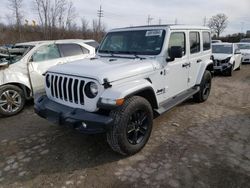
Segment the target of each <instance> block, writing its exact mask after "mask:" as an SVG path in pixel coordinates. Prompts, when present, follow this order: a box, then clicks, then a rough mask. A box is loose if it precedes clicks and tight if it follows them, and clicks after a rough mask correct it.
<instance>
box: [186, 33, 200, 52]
mask: <svg viewBox="0 0 250 188" xmlns="http://www.w3.org/2000/svg"><path fill="white" fill-rule="evenodd" d="M189 41H190V53H191V54H194V53H198V52H200V51H201V44H200V34H199V32H190V33H189Z"/></svg>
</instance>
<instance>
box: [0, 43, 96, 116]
mask: <svg viewBox="0 0 250 188" xmlns="http://www.w3.org/2000/svg"><path fill="white" fill-rule="evenodd" d="M91 45H92V46H91ZM93 45H94V46H96V42H95V41H94V40H80V39H79V40H78V39H77V40H74V39H72V40H57V41H37V42H27V43H20V44H16V45H14V46H13V47H11V48H4V47H1V48H0V115H4V116H11V115H14V114H17V113H18V112H20V111H21V110H22V109H23V107H24V104H25V100H26V99H30V98H32V97H33V95H34V93H36V92H38V91H39V90H43V88H44V76H43V75H42V74H43V73H45V72H46V71H47V70H48V69H49V68H50V67H52V66H55V65H57V64H64V63H68V62H71V61H76V60H80V59H84V58H91V57H94V56H95V47H93Z"/></svg>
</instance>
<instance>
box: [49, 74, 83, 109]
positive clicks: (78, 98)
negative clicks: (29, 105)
mask: <svg viewBox="0 0 250 188" xmlns="http://www.w3.org/2000/svg"><path fill="white" fill-rule="evenodd" d="M46 80H48V81H49V83H50V84H47V83H46V85H47V88H48V89H49V90H50V93H51V96H52V97H53V98H56V99H59V100H62V101H65V102H70V103H75V104H81V105H84V85H85V81H84V80H81V79H80V78H76V77H70V76H65V75H56V74H47V75H46ZM46 82H47V81H46ZM48 86H49V87H48Z"/></svg>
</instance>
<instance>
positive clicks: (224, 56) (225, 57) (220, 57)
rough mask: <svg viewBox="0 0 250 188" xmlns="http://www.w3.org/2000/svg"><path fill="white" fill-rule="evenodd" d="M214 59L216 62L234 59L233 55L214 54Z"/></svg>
mask: <svg viewBox="0 0 250 188" xmlns="http://www.w3.org/2000/svg"><path fill="white" fill-rule="evenodd" d="M213 56H214V59H216V60H224V59H227V58H228V57H232V54H215V53H214V54H213Z"/></svg>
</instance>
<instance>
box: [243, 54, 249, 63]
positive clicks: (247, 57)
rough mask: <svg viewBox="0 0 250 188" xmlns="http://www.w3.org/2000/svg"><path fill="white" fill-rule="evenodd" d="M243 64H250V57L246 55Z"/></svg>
mask: <svg viewBox="0 0 250 188" xmlns="http://www.w3.org/2000/svg"><path fill="white" fill-rule="evenodd" d="M242 62H243V63H250V55H244V56H243V58H242Z"/></svg>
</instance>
